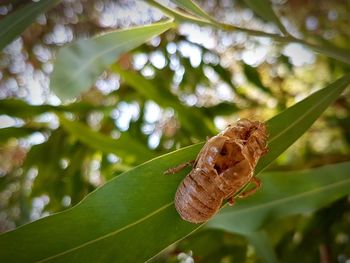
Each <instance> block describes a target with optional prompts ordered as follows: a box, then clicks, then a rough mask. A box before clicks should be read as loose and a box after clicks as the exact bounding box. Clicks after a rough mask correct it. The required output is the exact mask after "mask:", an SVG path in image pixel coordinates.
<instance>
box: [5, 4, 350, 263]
mask: <svg viewBox="0 0 350 263" xmlns="http://www.w3.org/2000/svg"><path fill="white" fill-rule="evenodd" d="M135 2H137V1H111V0H103V1H86V0H81V1H62V3H61V4H58V5H57V6H56V7H55V8H53V9H51V10H50V11H49V12H47V13H46V14H45V15H40V16H39V17H38V18H37V19H36V22H34V23H33V24H32V25H31V26H30V27H28V28H27V29H26V30H25V31H24V32H23V34H22V35H21V36H20V37H19V38H17V39H16V40H15V41H14V42H12V43H11V44H10V45H8V46H7V47H5V49H3V50H2V52H1V53H0V99H1V100H0V126H1V129H0V232H5V231H8V230H11V229H14V228H15V227H17V226H20V225H22V224H24V223H28V222H31V221H33V220H35V219H38V218H40V217H43V216H46V215H48V214H51V213H56V212H59V211H62V210H64V209H66V208H69V207H72V206H73V205H75V204H77V203H78V202H79V201H81V200H82V199H83V198H84V197H85V196H86V195H87V194H88V193H90V192H91V191H93V190H94V189H96V187H98V186H101V185H103V184H104V182H106V181H107V180H109V179H111V178H112V177H113V176H116V175H118V174H120V173H122V172H124V171H127V170H129V169H130V168H132V167H135V166H137V165H139V164H141V163H142V162H144V161H146V160H149V159H151V158H153V157H155V156H159V155H162V154H165V153H167V152H169V151H173V150H175V149H178V148H180V147H184V146H188V145H191V144H194V143H197V142H200V141H204V140H205V139H206V137H207V136H212V135H214V134H215V133H216V132H217V131H218V130H220V129H222V128H224V127H225V126H226V125H227V124H228V123H230V122H234V121H236V120H237V119H238V118H244V117H246V118H252V119H259V120H267V119H269V118H270V117H272V116H274V115H276V114H277V113H279V112H281V111H283V110H284V109H286V108H288V107H290V106H291V105H293V104H295V103H296V102H298V101H300V100H301V99H303V98H305V97H307V96H309V95H310V94H311V93H313V92H314V91H315V90H318V89H320V88H322V87H324V86H326V84H328V83H329V82H331V81H333V80H335V79H338V78H339V77H340V76H342V75H343V74H344V73H347V72H349V69H350V65H348V64H346V63H344V62H340V61H337V60H336V59H334V58H329V57H326V56H324V55H318V54H316V53H313V52H312V51H311V50H310V49H309V48H307V47H304V46H301V45H298V44H288V43H277V42H273V41H272V40H271V39H268V38H256V37H250V36H248V35H247V34H244V33H242V32H225V31H222V30H218V31H215V30H213V29H212V28H210V27H201V28H200V27H199V26H196V25H189V24H184V25H182V26H180V27H179V28H177V29H173V30H170V31H167V32H166V33H164V34H162V35H160V36H159V37H156V38H154V39H152V40H150V41H148V42H147V43H145V44H143V45H142V46H140V47H138V48H137V49H134V50H133V51H132V52H129V53H127V54H124V55H123V56H122V57H121V58H119V60H118V61H117V63H114V65H112V67H110V68H109V69H108V70H107V71H105V72H104V73H103V74H102V75H101V76H100V77H99V79H98V80H97V81H96V83H95V84H94V85H93V86H92V87H91V88H90V89H89V90H88V91H87V92H85V93H84V94H82V96H81V97H80V98H78V99H76V100H72V101H69V102H67V103H62V102H61V101H60V100H59V99H58V98H57V97H56V96H55V95H54V94H53V93H52V92H51V91H50V90H49V88H48V83H49V78H50V74H51V73H52V70H53V63H54V57H55V54H57V53H56V50H57V48H58V47H59V46H62V45H63V44H66V43H69V42H72V41H73V40H75V39H78V38H82V37H87V36H92V35H95V34H97V33H101V32H107V31H110V30H112V29H115V28H124V27H128V26H130V25H137V24H140V25H142V24H144V23H149V22H154V21H156V20H158V19H159V18H160V15H159V14H157V13H156V12H155V11H154V12H153V13H152V12H151V11H150V9H143V10H145V11H142V12H141V13H140V14H138V15H135V13H132V12H131V10H134V8H135V5H138V4H139V3H135ZM174 2H177V1H174ZM252 3H254V1H224V0H222V1H205V0H203V1H198V4H199V6H201V7H203V9H204V10H206V11H207V12H208V13H209V14H211V16H212V17H213V18H215V19H217V20H219V21H224V22H226V23H232V24H235V25H238V26H242V27H246V28H253V29H257V30H264V31H269V32H270V31H271V32H277V31H278V28H280V29H282V30H283V26H282V25H281V24H278V25H277V26H275V25H274V24H273V23H274V21H275V19H276V18H275V17H274V16H271V15H270V16H264V15H262V14H259V12H257V13H256V15H255V13H254V11H255V12H256V11H257V10H256V8H254V4H253V5H252ZM25 4H26V1H3V2H1V4H0V11H1V13H0V17H2V20H0V22H1V21H4V19H5V18H6V16H8V15H10V14H13V13H14V12H16V10H20V9H21V8H23V6H24V5H25ZM142 7H143V8H144V6H142ZM185 7H186V6H185ZM250 8H252V9H250ZM273 9H274V10H275V11H276V13H277V16H278V17H280V18H283V19H282V21H283V25H284V27H285V28H286V29H287V31H288V32H289V33H291V34H292V35H297V36H299V37H300V38H302V39H305V40H307V41H309V42H310V43H312V44H318V45H321V44H322V45H323V46H324V47H328V49H329V50H333V49H337V48H338V49H341V50H344V51H345V52H347V51H348V50H349V49H350V44H349V41H348V39H349V37H350V30H349V28H350V20H349V13H350V2H349V1H342V0H336V1H314V0H308V1H297V0H289V1H274V6H273ZM116 10H121V11H118V15H119V16H117V15H115V14H113V15H112V13H113V12H116ZM153 10H154V9H153ZM193 10H194V12H198V10H197V11H196V9H193ZM128 12H129V13H130V15H127V14H128ZM123 14H124V15H123ZM265 14H266V12H265ZM336 47H337V48H336ZM349 95H350V94H349V90H346V91H345V92H344V93H343V94H342V95H341V96H339V98H338V99H337V100H336V101H335V103H334V104H333V105H332V106H331V107H329V109H328V110H327V111H326V112H325V113H324V114H323V115H322V117H321V118H319V119H318V120H317V122H316V123H315V124H314V125H313V126H312V127H311V128H310V129H309V130H308V132H307V133H305V134H304V135H303V136H302V137H301V138H300V139H299V140H298V141H297V143H295V144H294V145H293V146H292V147H291V148H290V149H289V150H288V151H286V152H285V153H284V154H283V155H281V156H280V157H279V158H278V159H277V160H276V161H275V162H274V163H273V164H272V165H271V166H270V167H269V170H271V171H294V170H301V169H304V168H313V167H319V166H323V165H326V164H333V163H339V162H344V161H349V160H350V157H349V156H350V117H349V116H350V115H349V111H350V107H349V102H350V96H349ZM330 176H331V174H330ZM242 220H244V219H243V218H242ZM349 225H350V201H349V198H346V197H344V198H343V199H341V200H338V201H337V202H335V203H333V204H331V205H329V206H327V207H324V208H323V209H321V210H319V211H317V212H315V213H312V214H302V215H299V216H291V217H288V218H284V219H279V220H277V221H276V222H274V223H271V224H270V225H269V224H268V225H267V227H266V228H265V229H264V232H263V236H255V238H257V239H255V241H256V242H254V239H253V238H254V236H247V237H244V236H240V235H238V234H232V233H229V232H226V231H225V232H224V231H221V230H213V229H209V228H203V229H201V230H200V231H199V232H197V233H195V234H194V235H191V236H189V237H188V238H185V239H184V240H182V241H180V242H179V243H178V244H176V245H172V246H171V247H169V248H167V249H166V250H165V251H164V252H163V253H162V254H160V255H158V256H157V257H156V258H155V259H154V262H193V260H194V261H195V262H264V260H265V261H266V257H265V258H264V255H262V254H259V249H261V248H259V247H258V245H259V242H258V241H259V238H260V241H261V240H264V238H265V239H268V241H270V242H271V244H272V248H270V249H271V251H272V252H275V254H276V257H277V258H278V259H279V260H280V261H281V262H295V261H297V260H299V261H300V259H301V258H302V259H303V262H316V261H320V262H339V263H342V262H344V263H345V262H346V261H347V260H349V259H350V236H349V233H350V229H349ZM260 243H261V242H260ZM254 245H255V246H254ZM263 250H264V249H263ZM266 251H267V249H266ZM191 260H192V261H191Z"/></svg>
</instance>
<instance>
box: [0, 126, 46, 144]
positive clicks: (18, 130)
mask: <svg viewBox="0 0 350 263" xmlns="http://www.w3.org/2000/svg"><path fill="white" fill-rule="evenodd" d="M42 130H43V129H42V128H39V129H38V128H33V127H8V128H3V129H0V143H3V142H5V141H7V140H8V139H10V138H21V137H26V136H29V135H31V134H33V133H35V132H39V131H42Z"/></svg>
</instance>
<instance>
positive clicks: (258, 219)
mask: <svg viewBox="0 0 350 263" xmlns="http://www.w3.org/2000/svg"><path fill="white" fill-rule="evenodd" d="M349 169H350V162H345V163H339V164H334V165H328V166H323V167H321V168H317V169H311V170H305V171H292V172H269V173H265V174H264V175H263V176H262V180H263V188H262V189H261V190H260V191H258V192H257V193H256V194H255V195H254V196H251V197H249V198H247V199H246V200H244V202H239V203H237V204H236V205H235V207H234V209H231V208H229V207H225V208H224V209H223V210H222V211H221V213H220V214H219V215H218V216H216V217H215V218H214V219H213V220H212V221H210V222H209V223H208V225H209V226H211V227H215V228H220V229H225V230H228V231H231V232H238V233H243V234H245V233H251V232H253V231H257V230H259V229H260V228H261V227H263V226H264V224H265V223H266V222H271V221H272V220H274V219H276V218H279V217H283V216H288V215H295V214H300V213H310V212H312V211H315V210H316V209H319V208H321V207H323V206H324V205H327V204H329V203H331V202H332V201H335V200H337V199H338V198H340V197H342V196H345V195H347V194H349V193H350V176H349ZM242 218H244V220H242Z"/></svg>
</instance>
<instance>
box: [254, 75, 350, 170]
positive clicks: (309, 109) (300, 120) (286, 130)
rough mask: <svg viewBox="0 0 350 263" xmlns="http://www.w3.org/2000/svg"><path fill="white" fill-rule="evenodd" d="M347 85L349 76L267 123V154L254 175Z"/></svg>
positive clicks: (285, 146)
mask: <svg viewBox="0 0 350 263" xmlns="http://www.w3.org/2000/svg"><path fill="white" fill-rule="evenodd" d="M349 83H350V74H347V75H345V76H344V77H342V78H340V79H338V80H337V81H335V82H333V83H332V84H330V85H329V86H328V87H326V88H324V89H321V90H319V91H317V92H315V93H314V94H312V95H310V96H309V97H307V98H306V99H304V100H302V101H300V102H299V103H297V104H295V105H294V106H292V107H290V108H288V109H286V110H285V111H283V112H282V113H281V114H278V115H276V116H275V117H273V118H272V119H270V120H269V121H268V122H267V123H266V125H267V128H268V131H269V142H268V144H269V153H268V154H267V155H265V156H264V157H263V158H262V159H261V160H260V162H259V163H258V166H257V168H256V171H257V172H260V171H261V170H262V169H263V167H265V168H266V167H267V166H268V165H269V164H270V163H271V162H272V161H273V160H275V159H276V158H277V157H278V156H279V155H280V154H281V153H282V152H284V151H285V150H286V149H288V147H289V146H291V145H292V144H293V143H294V142H295V141H296V140H297V139H298V138H299V137H300V136H301V135H303V133H304V132H305V131H307V130H308V129H309V128H310V126H311V125H312V124H313V123H314V122H315V121H316V119H317V118H318V117H319V116H320V115H321V114H322V112H324V111H325V110H326V109H327V107H328V106H329V105H330V104H331V103H332V102H333V101H335V100H336V99H337V98H338V97H339V95H340V94H341V93H342V92H343V91H344V89H345V88H346V87H347V86H348V85H349Z"/></svg>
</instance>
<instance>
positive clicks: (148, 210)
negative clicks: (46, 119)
mask: <svg viewBox="0 0 350 263" xmlns="http://www.w3.org/2000/svg"><path fill="white" fill-rule="evenodd" d="M200 148H201V145H195V146H191V147H188V148H184V149H181V150H179V151H176V152H173V153H170V154H167V155H164V156H162V157H159V158H156V159H153V160H151V161H149V162H146V163H144V164H142V165H140V166H138V167H136V168H134V169H132V170H130V171H128V172H126V173H124V174H122V175H119V176H118V177H116V178H115V179H112V180H110V181H109V183H107V184H106V185H105V186H103V187H101V188H99V189H98V190H97V191H95V192H93V193H91V194H90V195H88V196H87V197H86V198H85V199H84V200H83V201H82V202H81V203H80V204H78V205H77V206H75V207H74V208H73V209H69V210H67V211H64V212H62V213H59V214H56V215H53V216H49V217H46V218H43V219H40V220H38V221H36V222H33V223H31V224H29V225H26V226H23V227H20V228H18V229H17V230H15V231H13V232H9V233H5V234H3V235H1V236H0V246H1V248H2V249H1V250H0V258H1V259H2V261H4V262H67V261H74V262H96V261H98V262H112V261H117V262H135V263H136V262H144V261H145V260H147V259H149V258H151V257H152V256H154V255H156V254H157V253H158V252H159V251H161V250H162V249H164V248H166V247H167V246H168V245H170V244H172V243H174V242H176V241H177V240H179V239H181V238H183V237H185V236H186V235H188V234H189V233H191V232H192V231H193V230H195V229H197V228H198V227H200V225H193V224H190V223H187V222H185V221H183V220H181V219H180V217H179V216H178V214H177V213H176V211H175V208H174V206H173V197H174V193H175V189H176V187H177V185H178V184H179V182H180V181H181V180H182V178H183V176H184V173H183V172H182V173H179V174H177V175H174V176H166V175H163V172H164V171H165V170H166V169H167V168H169V167H171V166H175V165H176V164H178V162H184V161H187V160H189V159H192V158H193V157H194V156H195V155H196V154H197V153H198V151H199V150H200ZM169 226H171V229H172V230H170V229H169ZM175 229H176V231H174V230H175Z"/></svg>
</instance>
